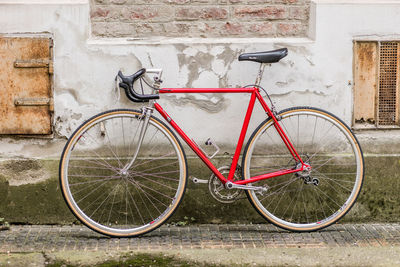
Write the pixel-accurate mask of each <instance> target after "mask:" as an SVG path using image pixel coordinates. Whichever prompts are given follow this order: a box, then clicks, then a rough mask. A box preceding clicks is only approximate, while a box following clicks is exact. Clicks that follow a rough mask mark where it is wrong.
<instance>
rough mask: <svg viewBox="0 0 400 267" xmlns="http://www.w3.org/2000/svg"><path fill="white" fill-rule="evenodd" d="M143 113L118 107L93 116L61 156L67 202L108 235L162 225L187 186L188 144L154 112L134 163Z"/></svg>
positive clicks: (129, 234) (127, 234)
mask: <svg viewBox="0 0 400 267" xmlns="http://www.w3.org/2000/svg"><path fill="white" fill-rule="evenodd" d="M141 115H142V114H141V112H140V111H135V110H112V111H108V112H104V113H101V114H98V115H96V116H94V117H92V118H91V119H89V120H88V121H86V122H84V123H83V124H82V125H81V126H80V127H79V128H78V129H77V130H76V131H75V132H74V133H73V134H72V136H71V137H70V138H69V140H68V142H67V144H66V145H65V148H64V151H63V153H62V156H61V162H60V185H61V191H62V193H63V196H64V198H65V200H66V203H67V205H68V206H69V208H70V209H71V211H72V212H73V214H74V215H75V216H76V217H77V218H78V219H79V220H80V221H81V222H82V223H84V224H85V225H86V226H88V227H90V228H91V229H93V230H95V231H97V232H99V233H102V234H105V235H109V236H113V237H132V236H138V235H141V234H144V233H147V232H149V231H152V230H154V229H156V228H157V227H158V226H160V225H161V224H162V223H164V222H165V221H166V220H167V219H168V218H169V217H170V216H171V215H172V213H173V212H174V211H175V210H176V208H177V207H178V205H179V203H180V201H181V200H182V197H183V194H184V191H185V187H186V182H187V170H186V169H187V168H186V157H185V154H184V152H183V149H182V146H181V144H180V143H179V141H178V139H177V138H176V136H175V135H174V134H173V133H172V132H171V130H170V129H168V127H167V126H166V125H165V124H164V123H162V122H161V121H160V120H158V119H156V118H154V117H151V118H150V120H149V123H148V127H147V131H146V134H145V136H144V139H143V143H142V146H141V148H140V150H139V154H138V155H137V158H136V160H135V161H134V163H133V164H132V165H131V166H130V164H129V163H130V162H131V160H132V158H133V157H134V155H135V152H136V149H137V147H138V140H139V136H140V131H141V129H142V125H143V123H144V119H143V117H142V116H141ZM128 166H130V168H129V169H128Z"/></svg>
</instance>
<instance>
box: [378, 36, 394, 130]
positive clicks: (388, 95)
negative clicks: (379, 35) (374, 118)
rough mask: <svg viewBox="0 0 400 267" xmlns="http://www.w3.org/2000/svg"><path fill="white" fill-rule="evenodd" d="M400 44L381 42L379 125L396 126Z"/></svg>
mask: <svg viewBox="0 0 400 267" xmlns="http://www.w3.org/2000/svg"><path fill="white" fill-rule="evenodd" d="M397 51H398V43H397V42H381V43H380V49H379V89H378V124H379V125H396V124H397V122H398V110H397V71H398V52H397Z"/></svg>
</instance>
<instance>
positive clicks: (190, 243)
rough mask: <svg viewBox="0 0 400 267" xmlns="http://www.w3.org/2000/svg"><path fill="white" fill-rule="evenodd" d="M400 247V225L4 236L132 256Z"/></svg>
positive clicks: (50, 230) (32, 230) (2, 235)
mask: <svg viewBox="0 0 400 267" xmlns="http://www.w3.org/2000/svg"><path fill="white" fill-rule="evenodd" d="M384 246H400V224H338V225H333V226H331V227H328V228H327V229H324V230H322V231H319V232H313V233H291V232H287V231H284V230H281V229H278V228H276V227H275V226H272V225H269V224H262V225H194V226H188V227H178V226H169V225H164V226H162V227H161V228H159V229H157V230H156V231H153V232H151V233H149V234H147V235H145V236H143V237H139V238H124V239H118V238H108V237H105V236H101V235H99V234H97V233H95V232H93V231H91V230H89V229H88V228H86V227H84V226H48V225H32V226H11V229H10V230H7V231H0V253H1V252H3V253H4V252H6V253H7V252H8V253H12V252H39V251H111V250H112V251H128V250H130V251H132V250H141V251H143V250H149V251H151V250H163V249H171V248H173V249H199V248H221V249H229V248H276V247H285V248H298V247H306V248H310V247H311V248H313V247H322V248H324V247H384Z"/></svg>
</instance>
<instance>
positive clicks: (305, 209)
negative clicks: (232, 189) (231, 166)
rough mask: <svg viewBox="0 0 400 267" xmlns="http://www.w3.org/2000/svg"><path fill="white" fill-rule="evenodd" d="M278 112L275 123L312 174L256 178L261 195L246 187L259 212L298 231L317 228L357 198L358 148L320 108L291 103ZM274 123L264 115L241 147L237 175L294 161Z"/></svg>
mask: <svg viewBox="0 0 400 267" xmlns="http://www.w3.org/2000/svg"><path fill="white" fill-rule="evenodd" d="M279 116H280V118H281V119H280V121H279V124H280V125H281V126H282V128H283V130H284V131H285V133H286V134H287V135H288V137H289V139H290V140H291V142H292V144H293V145H294V147H295V149H296V150H297V152H298V153H299V155H300V157H301V158H302V159H303V161H304V162H306V163H308V164H310V165H311V167H312V169H311V173H308V174H307V173H305V174H301V173H296V174H287V175H283V176H278V177H274V178H270V179H266V180H262V181H259V182H256V183H254V185H259V186H260V185H262V186H265V187H266V188H267V190H268V191H267V192H266V193H265V195H260V194H259V193H256V192H254V191H251V190H247V191H246V194H247V197H248V199H249V201H250V203H251V204H252V205H253V207H254V208H255V209H256V210H257V211H258V213H259V214H260V215H261V216H263V217H264V218H265V219H267V220H268V221H270V222H271V223H273V224H274V225H276V226H278V227H281V228H283V229H286V230H290V231H297V232H303V231H307V232H311V231H316V230H320V229H322V228H325V227H327V226H329V225H331V224H333V223H335V222H337V221H338V220H339V219H340V218H342V217H343V216H344V215H345V214H346V213H347V212H348V211H349V210H350V209H351V207H352V206H353V205H354V203H355V202H356V199H357V197H358V195H359V193H360V190H361V187H362V184H363V179H364V158H363V153H362V150H361V147H360V145H359V143H358V140H357V138H356V137H355V136H354V134H353V133H352V131H351V130H350V128H349V127H348V126H347V125H346V124H345V123H344V122H343V121H342V120H340V119H339V118H337V117H336V116H334V115H333V114H331V113H329V112H326V111H324V110H321V109H318V108H311V107H294V108H289V109H286V110H283V111H281V112H280V113H279ZM273 124H274V123H273V120H272V118H268V119H266V120H265V121H264V122H262V123H261V124H260V125H259V126H258V127H257V128H256V130H255V131H254V132H253V134H252V135H251V137H250V139H249V141H248V143H247V145H246V148H245V150H244V156H243V161H242V166H243V171H242V176H243V177H242V179H249V178H250V177H251V176H256V175H258V174H260V171H261V173H265V172H272V171H277V170H280V169H290V168H296V167H298V166H299V165H298V163H296V162H295V161H294V160H293V157H292V155H291V154H290V153H289V151H288V149H287V147H286V145H285V144H284V142H283V141H282V140H281V139H280V136H279V134H278V133H277V131H276V130H275V129H274V127H273ZM317 128H318V129H319V130H318V129H317ZM278 141H279V143H278ZM277 146H279V147H278V148H277ZM303 191H304V192H303Z"/></svg>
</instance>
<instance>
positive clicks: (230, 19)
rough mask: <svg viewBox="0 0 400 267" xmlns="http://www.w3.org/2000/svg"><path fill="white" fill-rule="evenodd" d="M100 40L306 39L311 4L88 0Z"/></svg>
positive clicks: (299, 0) (287, 0) (294, 0)
mask: <svg viewBox="0 0 400 267" xmlns="http://www.w3.org/2000/svg"><path fill="white" fill-rule="evenodd" d="M90 17H91V23H92V34H93V35H94V36H98V37H136V38H142V37H143V38H149V37H160V36H162V37H203V38H208V37H212V38H216V37H277V36H296V37H303V36H306V32H307V29H308V18H309V0H240V1H239V0H159V1H155V0H92V1H91V12H90Z"/></svg>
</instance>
